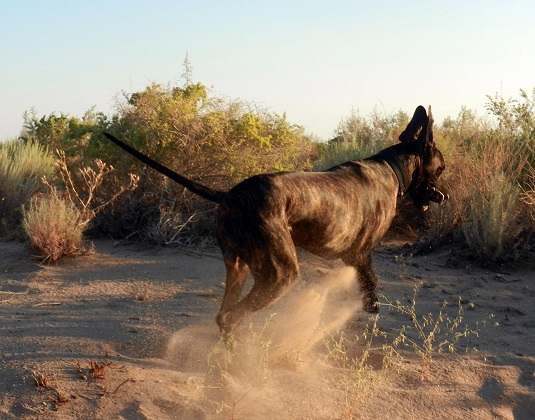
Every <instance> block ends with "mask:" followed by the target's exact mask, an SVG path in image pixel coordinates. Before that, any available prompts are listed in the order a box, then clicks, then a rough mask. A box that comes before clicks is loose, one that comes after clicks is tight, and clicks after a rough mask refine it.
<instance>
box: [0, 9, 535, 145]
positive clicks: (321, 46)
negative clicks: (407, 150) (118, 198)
mask: <svg viewBox="0 0 535 420" xmlns="http://www.w3.org/2000/svg"><path fill="white" fill-rule="evenodd" d="M0 40H1V41H0V44H1V45H0V97H1V101H0V140H2V139H5V138H7V137H14V136H17V135H18V134H19V131H20V128H21V126H22V122H23V120H22V114H23V112H24V111H26V110H29V109H30V108H31V107H34V108H35V109H36V111H37V115H38V116H42V115H45V114H46V115H48V114H50V113H51V112H56V113H60V112H63V113H67V114H69V115H72V116H79V117H81V116H82V115H83V114H84V112H85V111H86V110H88V109H89V108H91V107H92V106H96V109H97V111H102V112H105V113H108V114H111V113H113V112H114V110H115V109H114V106H115V100H114V98H115V97H116V96H117V94H118V93H120V92H121V91H126V92H135V91H139V90H142V89H143V88H144V87H145V86H147V85H148V84H150V83H151V82H157V83H163V84H166V83H168V82H172V83H173V82H176V83H180V75H181V74H182V71H183V67H182V64H183V61H184V57H185V54H186V51H188V54H189V60H190V62H191V65H192V67H193V80H194V81H196V82H201V83H203V84H205V85H207V86H213V92H214V94H216V95H221V96H225V97H228V98H231V99H242V100H245V101H250V102H255V103H257V104H259V105H261V106H264V107H267V108H269V109H270V110H272V111H273V112H276V113H279V114H282V113H283V112H286V114H287V117H288V120H289V121H290V122H292V123H296V124H301V125H303V126H304V127H305V130H306V131H307V132H308V133H314V134H316V135H317V136H319V137H320V138H323V139H327V138H329V137H331V136H332V135H333V133H334V131H335V130H336V128H337V126H338V123H339V122H340V120H341V119H342V118H344V117H347V116H348V115H349V114H350V112H351V110H352V109H354V110H358V111H359V112H360V113H361V114H362V115H367V114H369V113H370V112H371V111H372V110H373V109H374V108H377V109H378V110H379V111H380V112H383V111H384V112H386V113H392V112H395V111H397V110H399V109H402V110H404V111H406V112H407V113H412V111H413V110H414V108H415V107H416V106H417V105H419V104H423V105H428V104H432V105H433V111H434V114H435V117H436V119H437V120H438V121H439V122H440V121H442V120H443V118H444V117H446V116H452V117H455V116H457V114H458V112H459V111H460V109H461V106H463V105H464V106H467V107H469V108H471V109H474V110H476V111H477V112H478V113H479V114H481V115H485V103H486V102H487V98H486V95H488V94H490V95H494V94H495V93H501V94H502V95H503V96H504V97H506V98H508V97H518V92H519V89H521V88H522V89H525V90H528V91H531V90H532V89H533V87H535V2H534V1H533V0H525V1H520V0H517V1H514V0H513V1H503V0H501V1H498V0H488V1H483V0H477V1H476V0H472V1H471V0H462V1H457V0H450V1H432V0H428V1H386V0H374V1H369V0H366V1H355V0H353V1H349V0H344V1H337V0H326V1H313V0H308V1H304V0H303V1H301V0H300V1H292V0H284V1H277V0H271V1H252V0H248V1H230V0H229V1H226V2H224V1H207V0H187V1H171V0H167V1H166V0H151V1H137V0H135V1H126V0H123V1H118V0H96V1H87V0H84V1H77V0H70V1H67V0H64V1H59V0H57V1H52V0H50V1H46V0H42V1H27V0H16V1H15V0H0Z"/></svg>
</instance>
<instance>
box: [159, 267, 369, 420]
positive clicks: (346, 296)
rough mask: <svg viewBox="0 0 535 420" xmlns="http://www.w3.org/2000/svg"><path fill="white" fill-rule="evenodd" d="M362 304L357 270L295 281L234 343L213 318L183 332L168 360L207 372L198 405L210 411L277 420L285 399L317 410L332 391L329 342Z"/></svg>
mask: <svg viewBox="0 0 535 420" xmlns="http://www.w3.org/2000/svg"><path fill="white" fill-rule="evenodd" d="M361 309H362V303H361V299H360V297H359V290H358V284H357V282H356V277H355V270H354V269H353V268H350V267H343V268H341V269H336V270H333V271H331V272H330V273H329V274H327V275H323V276H322V278H313V279H307V281H304V280H301V281H300V282H298V283H297V284H295V285H294V286H293V287H292V289H290V291H289V292H288V293H287V294H286V295H285V296H284V297H283V298H282V299H281V300H279V301H278V302H277V303H276V304H275V305H273V307H271V308H269V309H265V310H262V311H259V312H258V313H256V314H254V315H253V316H252V317H250V318H248V319H246V320H245V322H244V324H243V325H242V326H240V328H238V330H237V332H236V336H235V338H234V339H233V340H232V342H231V343H224V342H223V341H222V340H221V339H220V334H219V332H218V330H217V327H216V326H215V322H213V321H212V320H211V321H210V322H209V323H208V322H207V323H206V324H200V325H194V326H191V327H188V328H184V329H182V330H180V331H178V332H177V333H175V334H174V335H173V336H172V337H171V339H170V340H169V342H168V346H167V353H166V358H167V360H168V361H170V362H171V363H172V365H173V367H174V368H176V369H180V370H183V371H187V372H197V373H198V374H202V375H205V376H204V383H205V387H204V388H203V389H202V390H198V392H197V393H196V394H195V395H194V396H193V398H192V404H194V405H195V406H196V408H199V406H202V407H203V409H205V410H207V413H208V411H212V412H213V411H216V412H219V413H226V414H225V415H232V416H235V417H237V418H242V417H249V418H252V417H251V416H253V417H254V418H258V419H262V418H274V416H275V417H276V416H277V415H282V414H279V413H285V412H286V411H287V410H288V406H287V404H285V401H286V400H287V401H288V404H289V405H290V406H291V405H294V404H295V402H296V401H299V400H306V399H310V400H311V401H310V404H308V405H306V406H307V407H316V409H313V408H311V409H313V410H317V406H318V404H316V403H317V402H318V400H319V399H325V398H328V395H327V394H329V392H330V391H327V390H325V389H324V388H325V381H326V378H325V375H327V370H326V369H327V368H326V366H325V364H322V360H321V350H322V349H323V348H324V346H322V343H323V341H324V340H326V339H329V338H330V337H331V338H332V336H331V335H332V334H336V332H338V331H339V330H341V329H342V328H343V326H344V325H345V324H346V323H347V322H348V321H349V320H350V319H351V318H352V317H354V316H355V315H356V314H357V312H359V311H360V310H361ZM331 391H332V389H331ZM331 398H334V397H333V396H332V395H331ZM332 405H333V404H332V403H331V404H329V403H327V404H321V406H326V407H331V409H333V408H332ZM285 410H286V411H285ZM313 413H315V414H317V413H316V411H313ZM334 413H336V411H335V412H334ZM304 414H305V413H303V412H300V413H299V415H304ZM331 414H333V413H325V415H326V416H329V415H331Z"/></svg>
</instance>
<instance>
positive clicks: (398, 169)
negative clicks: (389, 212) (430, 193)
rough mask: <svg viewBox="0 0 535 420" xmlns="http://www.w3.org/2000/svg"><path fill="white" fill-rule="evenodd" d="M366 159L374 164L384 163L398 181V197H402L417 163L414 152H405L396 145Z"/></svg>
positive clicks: (400, 146) (401, 146)
mask: <svg viewBox="0 0 535 420" xmlns="http://www.w3.org/2000/svg"><path fill="white" fill-rule="evenodd" d="M368 159H370V160H375V161H376V162H386V163H387V164H388V165H389V166H390V167H391V168H392V170H393V171H394V173H395V174H396V178H397V179H398V183H399V195H400V196H402V195H404V194H405V193H406V192H407V191H408V189H409V187H410V185H411V182H412V179H413V174H414V172H415V171H416V170H417V168H418V162H419V160H418V157H417V155H416V154H414V152H411V151H408V150H406V148H405V147H404V146H403V145H402V144H396V145H394V146H391V147H388V148H386V149H383V150H381V151H380V152H379V153H377V154H376V155H374V156H371V157H370V158H368Z"/></svg>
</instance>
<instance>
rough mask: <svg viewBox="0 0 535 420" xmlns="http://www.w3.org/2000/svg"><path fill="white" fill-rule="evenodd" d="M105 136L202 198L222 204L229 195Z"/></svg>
mask: <svg viewBox="0 0 535 420" xmlns="http://www.w3.org/2000/svg"><path fill="white" fill-rule="evenodd" d="M103 134H104V135H105V136H106V137H107V138H108V139H109V140H111V141H112V142H113V143H115V144H116V145H117V146H119V147H120V148H122V149H123V150H125V151H127V152H128V153H130V154H131V155H132V156H134V157H136V158H137V159H139V160H140V161H141V162H143V163H145V164H146V165H148V166H150V167H151V168H152V169H155V170H157V171H158V172H160V173H161V174H163V175H165V176H167V177H169V178H170V179H172V180H173V181H175V182H176V183H178V184H180V185H182V186H183V187H185V188H187V189H188V190H190V191H191V192H193V193H195V194H197V195H199V196H201V197H202V198H205V199H206V200H209V201H213V202H215V203H220V202H221V200H222V199H223V197H225V195H226V194H227V193H226V192H224V191H218V190H214V189H213V188H210V187H207V186H205V185H202V184H199V183H198V182H195V181H192V180H191V179H188V178H186V177H185V176H182V175H180V174H177V173H176V172H175V171H173V170H171V169H169V168H167V167H165V166H163V165H162V164H160V163H158V162H156V161H155V160H152V159H151V158H150V157H148V156H146V155H144V154H143V153H141V152H138V151H137V150H136V149H134V148H133V147H131V146H129V145H128V144H126V143H123V142H122V141H121V140H119V139H117V138H116V137H114V136H112V135H111V134H109V133H103Z"/></svg>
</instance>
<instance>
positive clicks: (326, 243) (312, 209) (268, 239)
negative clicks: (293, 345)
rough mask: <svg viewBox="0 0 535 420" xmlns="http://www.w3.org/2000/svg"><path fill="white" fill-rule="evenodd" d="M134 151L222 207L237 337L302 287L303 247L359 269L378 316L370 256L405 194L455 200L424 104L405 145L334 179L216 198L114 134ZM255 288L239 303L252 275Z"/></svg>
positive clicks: (311, 177)
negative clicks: (445, 189) (256, 315)
mask: <svg viewBox="0 0 535 420" xmlns="http://www.w3.org/2000/svg"><path fill="white" fill-rule="evenodd" d="M105 135H106V136H107V137H108V138H109V139H110V140H111V141H112V142H114V143H115V144H117V145H118V146H120V147H122V148H123V149H124V150H126V151H127V152H128V153H131V154H132V155H134V156H135V157H136V158H138V159H139V160H141V161H142V162H144V163H145V164H147V165H149V166H151V167H152V168H154V169H155V170H157V171H159V172H161V173H162V174H164V175H166V176H168V177H169V178H171V179H172V180H174V181H175V182H177V183H179V184H180V185H182V186H184V187H186V188H187V189H189V190H191V191H192V192H194V193H196V194H198V195H200V196H201V197H204V198H205V199H207V200H211V201H214V202H216V203H219V207H218V210H217V239H218V242H219V246H220V247H221V251H222V253H223V258H224V261H225V266H226V269H227V278H226V284H225V294H224V296H223V302H222V304H221V308H220V310H219V313H218V315H217V318H216V320H217V324H218V325H219V328H220V329H221V331H222V332H223V333H229V332H231V331H233V330H234V329H235V328H236V327H237V326H238V325H239V324H240V322H242V321H243V319H244V318H245V317H247V316H248V315H250V314H252V313H253V312H255V311H258V310H259V309H261V308H264V307H265V306H267V305H270V304H272V303H273V302H275V300H277V299H278V298H280V297H281V296H282V295H283V294H284V293H285V292H286V291H287V290H288V288H289V287H290V285H291V284H292V283H293V282H294V281H295V280H296V279H297V277H298V274H299V265H298V262H297V255H296V246H298V247H301V248H304V249H305V250H307V251H309V252H311V253H313V254H315V255H319V256H321V257H324V258H327V259H337V258H341V259H342V261H344V263H345V264H347V265H350V266H353V267H355V269H356V270H357V274H358V281H359V283H360V287H361V292H362V293H363V303H364V309H365V310H366V311H368V312H376V311H377V310H378V303H377V298H376V296H375V288H376V285H377V277H376V276H375V273H374V272H373V269H372V259H371V251H372V249H373V248H374V247H375V246H376V245H377V244H378V242H379V241H380V239H381V238H382V237H383V236H384V234H385V233H386V231H387V230H388V228H389V226H390V223H391V222H392V219H393V217H394V214H395V212H396V205H397V200H398V197H399V196H402V195H403V194H405V193H408V194H409V196H410V197H411V198H412V200H413V202H414V204H415V205H416V206H417V207H419V208H421V209H426V208H427V206H428V205H429V202H430V201H433V202H436V203H443V202H444V201H445V200H446V199H447V198H448V197H447V195H446V194H445V193H442V192H440V191H439V189H438V188H437V179H438V178H439V176H440V174H441V173H442V172H443V171H444V168H445V164H444V158H443V157H442V153H440V151H439V150H438V149H437V148H436V146H435V143H434V141H433V117H432V115H431V107H429V116H428V115H427V113H426V110H425V108H423V107H422V106H419V107H418V108H417V109H416V111H415V113H414V116H413V118H412V120H411V121H410V123H409V124H408V125H407V128H406V129H405V131H404V132H403V133H402V134H401V135H400V137H399V139H400V141H401V143H399V144H396V145H394V146H391V147H389V148H387V149H384V150H383V151H381V152H379V153H378V154H376V155H374V156H371V157H369V158H368V159H364V160H360V161H349V162H346V163H343V164H341V165H338V166H335V167H333V168H331V169H329V170H327V171H325V172H285V173H274V174H263V175H256V176H253V177H251V178H248V179H246V180H244V181H242V182H240V183H239V184H238V185H236V186H235V187H234V188H232V189H231V190H230V191H228V192H223V191H216V190H213V189H211V188H208V187H206V186H204V185H202V184H199V183H197V182H195V181H192V180H189V179H187V178H185V177H183V176H182V175H179V174H177V173H176V172H174V171H172V170H170V169H168V168H166V167H165V166H163V165H160V164H159V163H157V162H155V161H153V160H152V159H150V158H149V157H147V156H145V155H143V154H141V153H140V152H138V151H136V150H134V149H132V148H131V147H130V146H128V145H126V144H124V143H122V142H121V141H119V140H117V139H116V138H115V137H113V136H112V135H110V134H107V133H105ZM250 271H251V272H252V274H253V277H254V285H253V287H252V288H251V290H250V291H249V293H248V294H247V295H246V296H245V297H243V298H242V299H240V297H241V293H242V290H243V287H244V284H245V281H246V279H247V276H248V274H249V272H250Z"/></svg>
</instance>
